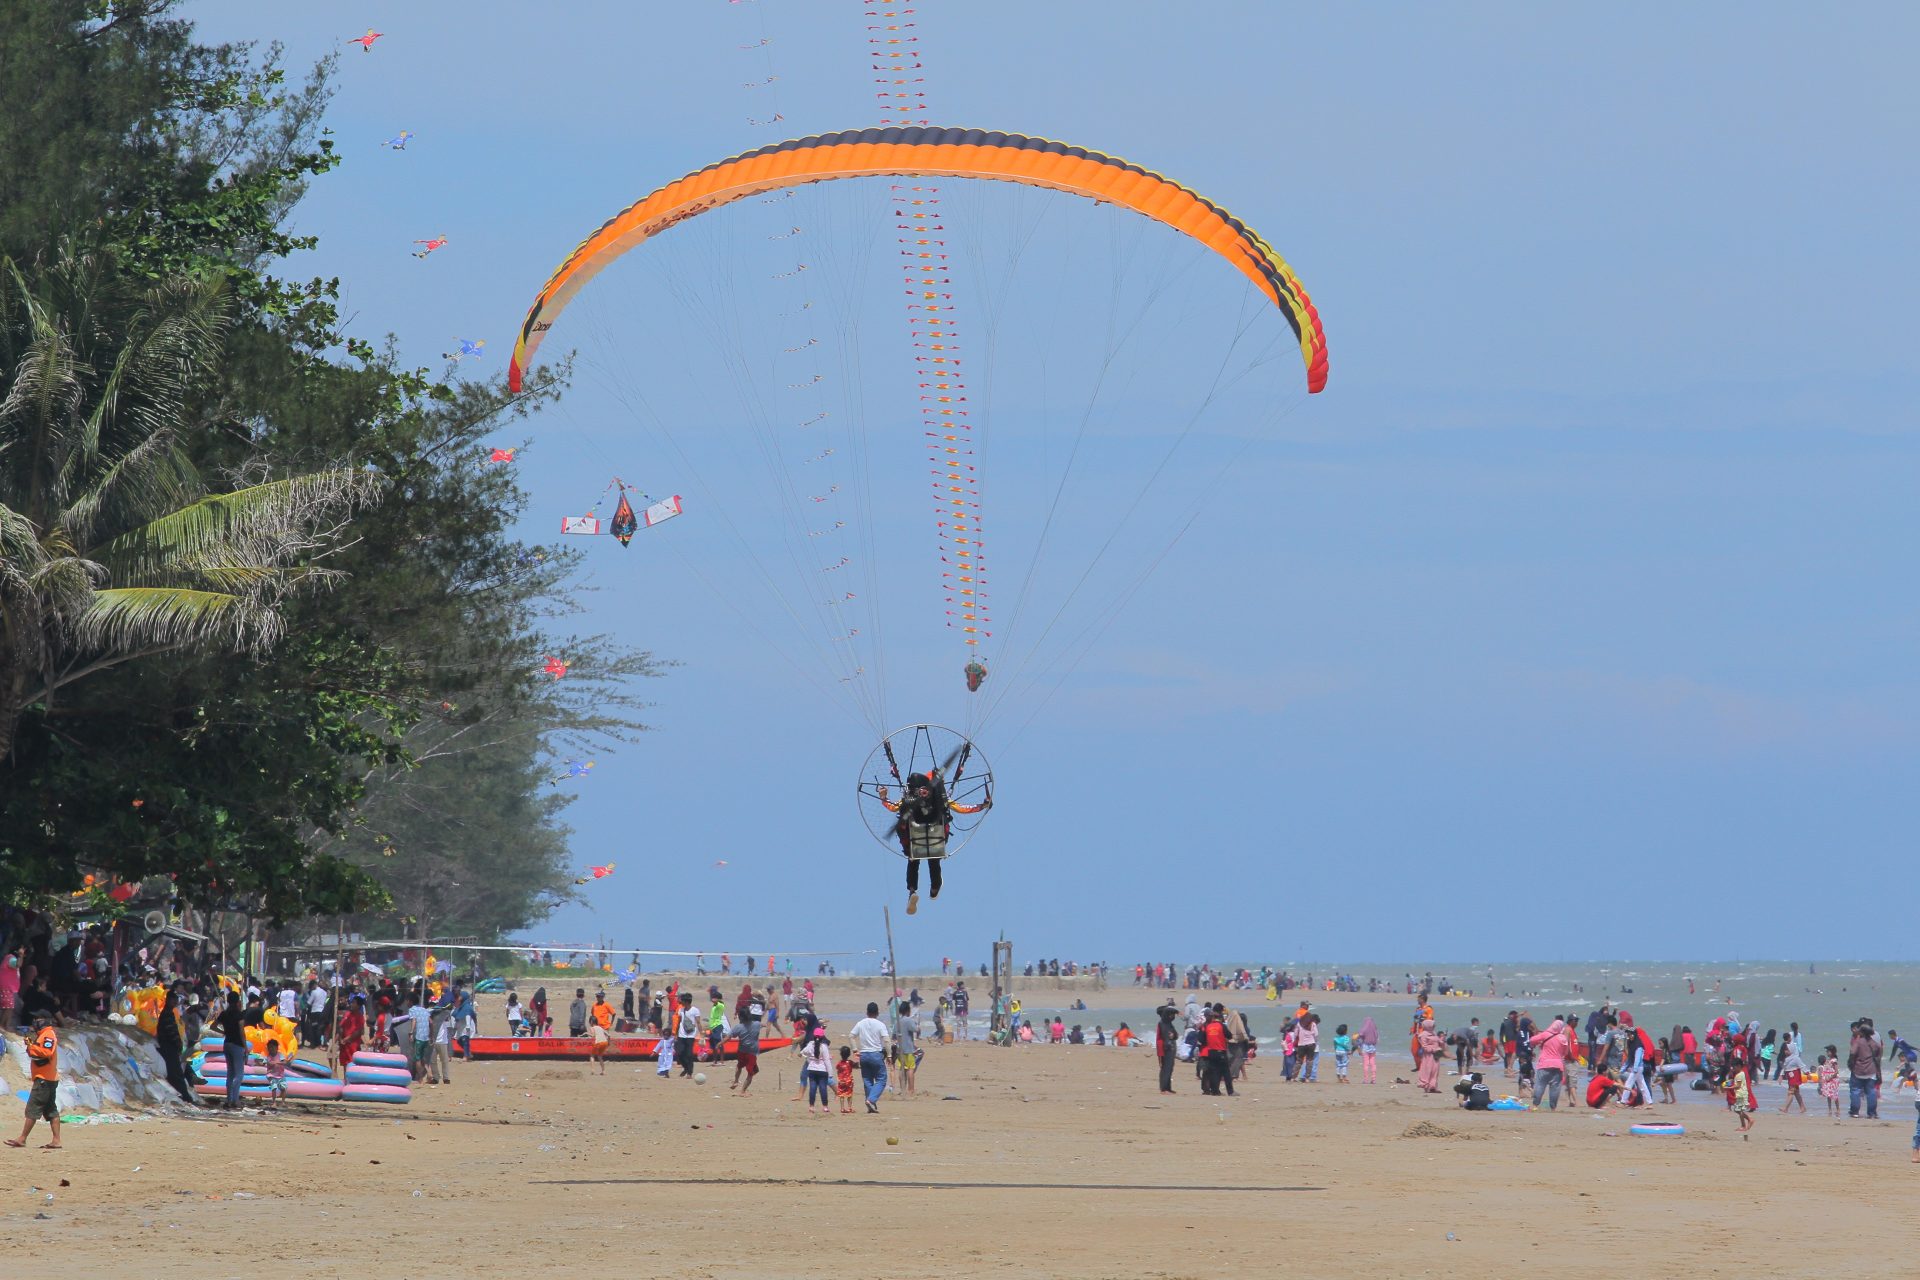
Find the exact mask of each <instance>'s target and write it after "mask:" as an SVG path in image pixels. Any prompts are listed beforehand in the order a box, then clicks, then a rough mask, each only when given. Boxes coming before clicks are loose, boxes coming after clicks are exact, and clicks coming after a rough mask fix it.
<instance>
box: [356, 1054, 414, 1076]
mask: <svg viewBox="0 0 1920 1280" xmlns="http://www.w3.org/2000/svg"><path fill="white" fill-rule="evenodd" d="M351 1065H353V1066H356V1067H398V1068H399V1069H400V1070H402V1071H405V1070H406V1069H407V1055H406V1054H404V1053H371V1052H368V1051H366V1050H364V1049H363V1050H361V1051H360V1052H359V1053H356V1054H354V1055H353V1062H352V1064H351Z"/></svg>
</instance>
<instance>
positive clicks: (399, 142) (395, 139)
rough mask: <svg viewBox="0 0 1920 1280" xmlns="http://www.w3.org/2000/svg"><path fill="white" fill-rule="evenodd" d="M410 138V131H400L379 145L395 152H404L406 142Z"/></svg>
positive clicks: (411, 134)
mask: <svg viewBox="0 0 1920 1280" xmlns="http://www.w3.org/2000/svg"><path fill="white" fill-rule="evenodd" d="M412 137H413V133H412V132H411V131H410V130H407V129H402V130H401V131H400V132H399V133H396V134H394V135H393V136H392V137H391V138H388V139H387V140H386V141H385V142H383V143H381V144H380V145H381V146H383V147H391V148H392V149H393V150H395V151H405V150H406V149H407V142H408V141H409V140H410V139H411V138H412Z"/></svg>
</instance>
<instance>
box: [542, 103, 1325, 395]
mask: <svg viewBox="0 0 1920 1280" xmlns="http://www.w3.org/2000/svg"><path fill="white" fill-rule="evenodd" d="M881 175H898V176H901V177H915V178H921V177H931V178H947V177H952V178H972V179H984V180H987V181H994V182H1012V183H1018V184H1021V185H1024V186H1033V187H1044V188H1050V189H1053V190H1056V191H1063V192H1067V193H1069V194H1072V195H1079V196H1084V197H1086V198H1088V199H1091V200H1096V201H1101V202H1105V203H1108V204H1112V205H1117V206H1122V207H1125V208H1128V209H1132V210H1133V211H1134V212H1136V213H1140V214H1143V215H1145V216H1147V217H1149V218H1152V219H1154V220H1155V221H1158V222H1162V223H1165V224H1166V225H1167V226H1169V227H1172V228H1175V229H1178V230H1179V231H1181V232H1183V233H1185V234H1186V235H1189V236H1191V237H1193V238H1194V239H1195V240H1198V241H1199V242H1200V243H1201V244H1203V245H1205V246H1207V247H1208V248H1209V249H1212V250H1213V251H1214V252H1215V253H1217V254H1219V255H1220V256H1221V257H1222V258H1224V259H1225V260H1226V261H1227V262H1228V263H1229V264H1230V265H1231V266H1232V267H1233V268H1234V269H1235V270H1237V271H1239V272H1240V273H1241V274H1242V275H1244V276H1245V277H1246V278H1247V279H1248V280H1250V281H1252V283H1253V284H1254V286H1255V287H1256V288H1258V289H1259V290H1260V291H1261V293H1263V294H1265V295H1266V297H1267V300H1268V301H1270V302H1272V303H1273V304H1274V305H1275V306H1276V307H1278V308H1279V309H1280V311H1281V312H1282V313H1283V314H1284V315H1285V317H1286V320H1287V323H1288V325H1289V326H1290V327H1291V328H1292V329H1293V331H1294V335H1295V336H1296V337H1297V338H1298V339H1299V345H1300V355H1301V359H1302V361H1303V363H1304V364H1305V366H1306V374H1307V390H1308V392H1310V393H1312V392H1318V391H1320V390H1322V389H1323V388H1324V387H1325V386H1326V384H1327V338H1326V331H1325V329H1324V328H1323V327H1322V325H1321V321H1320V313H1319V311H1318V310H1317V309H1316V308H1315V307H1314V305H1313V300H1312V299H1311V298H1310V297H1309V296H1308V294H1307V291H1306V288H1305V286H1303V285H1302V284H1301V283H1300V279H1299V277H1298V276H1296V275H1295V274H1294V272H1293V268H1292V267H1290V266H1288V265H1287V263H1286V261H1285V260H1284V259H1283V258H1281V257H1280V255H1279V254H1278V253H1276V252H1274V250H1273V248H1272V246H1270V245H1269V244H1268V243H1267V242H1266V241H1265V240H1263V239H1262V238H1261V237H1260V236H1259V235H1258V233H1256V232H1255V231H1254V230H1253V229H1252V228H1250V227H1248V226H1247V225H1246V224H1245V223H1243V222H1241V221H1240V220H1239V219H1237V218H1235V217H1234V216H1233V215H1232V214H1230V213H1228V212H1226V211H1225V210H1224V209H1222V208H1221V207H1220V206H1219V205H1217V204H1214V203H1212V202H1211V201H1209V200H1207V199H1206V198H1205V197H1203V196H1201V195H1199V194H1198V193H1196V192H1194V191H1192V190H1189V189H1188V188H1186V187H1183V186H1181V185H1180V184H1179V183H1177V182H1174V181H1172V180H1171V179H1168V178H1163V177H1161V176H1159V175H1158V174H1155V173H1152V172H1150V171H1148V170H1146V169H1142V168H1141V167H1139V166H1138V165H1133V164H1129V163H1127V162H1126V161H1124V160H1120V159H1117V158H1115V157H1113V156H1109V155H1105V154H1102V153H1101V152H1098V151H1089V150H1086V149H1085V148H1081V147H1071V146H1068V145H1067V144H1065V143H1062V142H1054V141H1050V140H1048V139H1044V138H1032V137H1027V136H1024V135H1022V134H1017V133H998V132H986V131H983V130H977V129H942V128H937V127H921V126H909V127H906V128H890V129H855V130H849V131H847V132H844V133H829V134H817V135H815V136H813V137H808V138H796V139H791V140H789V141H786V142H777V143H772V144H770V145H768V146H765V147H761V148H758V149H757V150H754V151H749V152H746V153H745V154H743V155H739V156H735V157H733V158H731V159H728V160H722V161H720V162H719V163H718V164H714V165H710V166H708V167H706V168H703V169H699V170H697V171H695V172H694V173H692V174H689V175H688V176H686V177H684V178H682V179H680V180H678V181H676V182H672V183H669V184H667V185H666V186H664V187H661V188H660V189H659V190H657V191H655V192H653V193H652V194H651V195H648V196H646V197H645V198H643V199H641V200H638V201H636V202H635V203H633V204H631V205H629V206H627V208H625V209H623V210H622V211H620V212H619V213H617V214H615V215H614V216H613V217H612V218H611V219H609V220H607V222H606V223H604V224H603V225H602V226H601V227H599V229H597V230H595V231H594V232H593V233H592V234H590V235H588V236H587V238H586V239H585V240H584V241H582V242H581V243H580V245H579V247H578V248H576V249H575V250H574V251H573V252H572V253H571V254H570V255H568V257H567V258H566V260H565V261H564V262H562V263H561V264H560V266H559V268H558V269H557V270H556V271H555V272H554V273H553V275H552V276H551V277H550V278H549V279H548V281H547V283H546V285H545V286H544V287H543V288H542V289H541V290H540V292H539V294H538V295H537V296H536V297H535V298H534V301H533V305H532V306H531V307H529V308H528V310H527V318H526V320H525V321H524V322H523V323H522V325H521V328H520V334H519V337H518V339H517V341H516V342H515V344H514V352H513V363H512V364H511V365H510V366H509V368H508V373H507V383H508V386H509V388H510V389H512V390H514V391H519V390H521V387H522V382H523V380H524V378H525V376H526V371H527V369H528V368H529V367H530V366H531V364H532V361H533V357H534V354H535V353H536V352H537V351H538V350H539V347H540V344H541V342H542V341H544V340H545V338H546V335H547V334H548V333H549V332H550V331H551V330H552V328H553V325H554V323H555V321H556V320H558V318H559V316H560V313H561V312H562V311H563V310H565V308H566V305H567V303H568V302H569V301H570V300H571V299H572V298H573V297H574V295H575V294H577V293H578V292H579V291H580V289H581V288H582V287H583V286H584V285H585V284H586V283H587V281H588V280H590V279H591V278H592V277H593V276H594V275H595V274H596V273H598V272H599V271H600V270H601V269H602V268H604V267H605V266H607V265H608V264H609V263H610V262H612V261H613V260H614V259H615V258H617V257H619V256H620V255H621V254H623V253H626V252H628V251H630V250H631V249H633V248H634V247H635V246H636V245H639V244H642V243H644V242H645V241H647V240H649V239H651V238H652V237H653V236H655V235H657V234H659V233H660V232H662V231H664V230H666V229H667V228H668V227H671V226H674V225H676V224H678V223H680V222H682V221H685V220H686V219H688V218H690V217H696V216H698V215H700V214H703V213H706V212H708V211H710V210H713V209H717V208H719V207H720V206H722V205H725V204H730V203H732V202H733V201H735V200H739V199H742V198H744V197H748V196H757V195H762V194H763V193H769V192H782V190H783V189H787V188H792V187H796V186H800V185H803V184H806V183H812V182H830V181H833V180H836V179H840V178H858V177H876V176H881ZM773 198H779V197H778V196H775V197H773ZM902 252H903V253H907V254H909V256H911V257H915V258H918V257H920V256H921V254H919V253H917V252H914V251H912V250H902ZM924 256H925V257H926V258H928V259H933V258H944V255H941V254H935V253H932V252H927V253H926V254H925V255H924ZM916 359H923V360H926V361H927V362H929V363H939V364H943V365H946V364H951V363H953V362H952V361H951V360H948V359H947V358H945V357H916Z"/></svg>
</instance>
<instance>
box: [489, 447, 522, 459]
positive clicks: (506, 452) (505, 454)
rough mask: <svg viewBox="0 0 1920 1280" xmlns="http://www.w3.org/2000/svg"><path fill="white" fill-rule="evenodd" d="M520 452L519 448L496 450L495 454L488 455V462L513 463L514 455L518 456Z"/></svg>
mask: <svg viewBox="0 0 1920 1280" xmlns="http://www.w3.org/2000/svg"><path fill="white" fill-rule="evenodd" d="M518 452H520V450H519V449H517V448H515V449H495V450H494V451H493V452H491V453H489V454H488V455H487V461H488V462H512V461H513V455H514V454H516V453H518Z"/></svg>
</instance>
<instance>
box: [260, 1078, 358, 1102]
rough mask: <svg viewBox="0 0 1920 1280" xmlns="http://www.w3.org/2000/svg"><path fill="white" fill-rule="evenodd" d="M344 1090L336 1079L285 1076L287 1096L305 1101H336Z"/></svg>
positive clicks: (343, 1086) (344, 1087)
mask: <svg viewBox="0 0 1920 1280" xmlns="http://www.w3.org/2000/svg"><path fill="white" fill-rule="evenodd" d="M243 1087H244V1086H243ZM345 1091H346V1086H345V1085H343V1084H341V1083H340V1082H339V1081H338V1080H315V1079H312V1078H310V1077H305V1076H288V1077H287V1096H288V1097H289V1098H299V1099H301V1100H302V1101H306V1102H338V1101H340V1096H341V1094H343V1093H344V1092H345Z"/></svg>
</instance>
